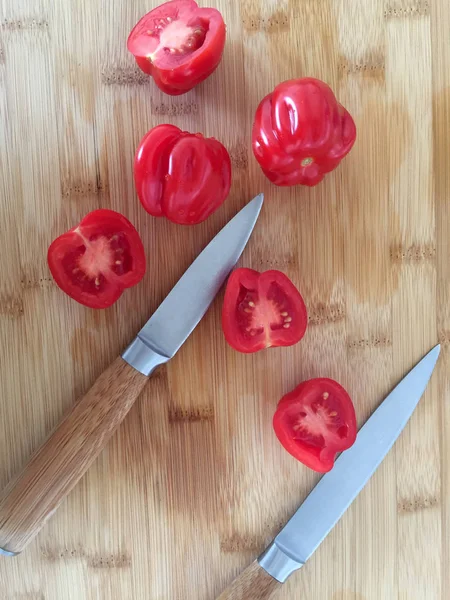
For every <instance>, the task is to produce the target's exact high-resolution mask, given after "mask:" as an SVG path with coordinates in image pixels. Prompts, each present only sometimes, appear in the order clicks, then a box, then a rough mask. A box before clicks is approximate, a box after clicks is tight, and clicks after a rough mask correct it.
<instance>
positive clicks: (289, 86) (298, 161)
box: [252, 77, 356, 186]
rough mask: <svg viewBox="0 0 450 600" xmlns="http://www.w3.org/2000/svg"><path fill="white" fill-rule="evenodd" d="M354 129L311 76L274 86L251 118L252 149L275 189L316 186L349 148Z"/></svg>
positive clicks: (328, 92) (328, 90)
mask: <svg viewBox="0 0 450 600" xmlns="http://www.w3.org/2000/svg"><path fill="white" fill-rule="evenodd" d="M355 139H356V126H355V123H354V121H353V119H352V117H351V115H350V113H349V112H348V111H347V110H346V109H345V108H344V107H343V106H342V105H341V104H339V102H338V101H337V100H336V97H335V95H334V93H333V91H332V90H331V88H330V87H329V86H328V85H327V84H326V83H324V82H323V81H320V80H319V79H313V78H312V77H305V78H303V79H292V80H289V81H284V82H283V83H280V84H279V85H277V87H276V88H275V89H274V91H273V92H272V93H271V94H269V95H268V96H266V97H265V98H263V100H262V101H261V103H260V105H259V106H258V108H257V110H256V114H255V120H254V123H253V130H252V146H253V153H254V155H255V158H256V160H257V161H258V162H259V164H260V166H261V168H262V170H263V172H264V174H265V175H266V176H267V177H268V179H270V181H272V183H274V184H275V185H279V186H292V185H298V184H300V185H307V186H314V185H317V184H318V183H319V182H320V181H322V179H323V178H324V176H325V174H326V173H328V172H330V171H332V170H333V169H335V168H336V167H337V166H338V165H339V163H340V162H341V160H342V159H343V158H344V156H346V155H347V154H348V153H349V152H350V150H351V149H352V147H353V144H354V142H355Z"/></svg>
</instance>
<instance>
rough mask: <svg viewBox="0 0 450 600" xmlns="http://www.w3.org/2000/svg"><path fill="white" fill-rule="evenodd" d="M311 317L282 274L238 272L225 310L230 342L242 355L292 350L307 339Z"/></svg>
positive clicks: (225, 328) (227, 294) (231, 280)
mask: <svg viewBox="0 0 450 600" xmlns="http://www.w3.org/2000/svg"><path fill="white" fill-rule="evenodd" d="M307 323H308V315H307V312H306V306H305V303H304V301H303V298H302V296H301V295H300V292H299V291H298V290H297V288H296V287H295V285H294V284H293V283H292V281H291V280H290V279H289V278H288V277H286V275H284V273H281V272H280V271H275V270H272V271H265V272H264V273H258V271H253V270H252V269H236V270H235V271H234V272H233V273H232V274H231V276H230V278H229V279H228V284H227V288H226V291H225V299H224V303H223V310H222V327H223V331H224V334H225V338H226V340H227V342H228V343H229V344H230V346H232V347H233V348H234V349H235V350H238V351H239V352H257V351H258V350H263V349H264V348H269V347H270V346H292V345H293V344H296V343H297V342H299V341H300V340H301V339H302V337H303V336H304V335H305V331H306V325H307Z"/></svg>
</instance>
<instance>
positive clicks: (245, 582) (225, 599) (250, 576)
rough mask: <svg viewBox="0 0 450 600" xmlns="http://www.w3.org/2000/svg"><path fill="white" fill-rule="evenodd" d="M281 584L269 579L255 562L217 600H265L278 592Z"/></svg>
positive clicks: (271, 578)
mask: <svg viewBox="0 0 450 600" xmlns="http://www.w3.org/2000/svg"><path fill="white" fill-rule="evenodd" d="M280 588H281V583H279V582H278V581H277V580H276V579H274V578H273V577H271V576H270V575H269V574H268V573H267V572H266V571H264V569H263V568H262V567H260V566H259V564H258V562H257V561H256V560H255V562H253V563H252V564H251V565H250V566H249V567H247V569H245V571H243V572H242V573H241V574H240V575H239V577H237V578H236V579H235V580H234V581H233V583H232V584H231V585H230V587H229V588H227V589H226V590H225V591H224V592H222V593H221V594H220V596H219V597H218V598H217V600H267V599H269V598H273V597H274V596H275V594H276V593H277V592H278V591H279V590H280Z"/></svg>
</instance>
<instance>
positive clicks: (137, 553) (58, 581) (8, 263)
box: [0, 0, 450, 600]
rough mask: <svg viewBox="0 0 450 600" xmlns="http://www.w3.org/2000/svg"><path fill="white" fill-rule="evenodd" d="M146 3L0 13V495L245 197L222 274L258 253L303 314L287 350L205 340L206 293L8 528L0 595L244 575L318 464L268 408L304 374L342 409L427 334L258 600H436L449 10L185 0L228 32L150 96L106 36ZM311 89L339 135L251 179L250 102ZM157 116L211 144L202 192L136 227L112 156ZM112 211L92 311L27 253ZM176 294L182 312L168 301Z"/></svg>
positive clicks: (449, 216) (406, 0) (253, 262)
mask: <svg viewBox="0 0 450 600" xmlns="http://www.w3.org/2000/svg"><path fill="white" fill-rule="evenodd" d="M156 4H157V2H155V0H147V2H144V1H143V0H135V1H133V2H127V1H126V0H109V1H108V2H106V1H104V0H90V1H89V2H83V1H82V0H65V1H64V2H63V0H56V1H53V2H52V1H51V0H3V1H2V2H1V3H0V7H1V9H0V10H1V14H0V121H1V123H0V152H1V154H0V161H1V162H0V165H1V186H2V194H1V206H0V210H1V216H0V231H1V234H0V249H1V250H0V252H1V257H2V261H1V276H0V333H1V339H0V378H1V388H0V389H1V400H0V486H1V487H3V486H4V485H5V484H6V483H7V481H8V480H9V479H10V478H11V477H12V475H13V474H14V473H16V472H17V471H18V470H19V469H20V467H21V465H23V464H24V463H25V462H26V461H27V459H28V458H29V456H30V454H31V453H32V451H33V450H34V449H35V448H36V447H37V446H39V445H40V443H41V442H42V441H43V440H44V438H45V437H46V435H47V434H48V432H49V431H50V430H51V429H52V427H53V426H54V425H55V424H56V423H57V422H58V421H59V420H60V417H61V415H62V414H63V412H64V411H65V410H66V409H67V408H68V407H69V406H71V405H72V404H73V402H74V401H75V400H76V398H77V397H78V396H79V395H80V394H82V393H83V392H84V391H86V390H87V389H88V388H89V387H90V385H91V384H92V383H93V381H94V380H95V378H96V377H97V376H98V375H99V374H100V373H101V372H102V371H103V369H104V368H105V367H106V366H107V365H108V364H109V363H110V361H111V360H112V359H113V358H114V357H115V356H117V354H118V353H119V352H121V351H122V350H123V348H124V347H125V346H126V345H127V343H128V342H129V341H130V340H131V339H132V337H133V336H134V335H135V334H136V332H137V330H138V329H139V328H140V326H141V325H142V324H143V323H144V322H145V320H146V319H147V318H148V316H149V315H150V314H151V312H152V311H153V310H154V309H155V308H156V307H157V305H158V303H159V302H160V301H161V300H162V299H163V298H164V296H165V295H166V294H167V292H168V291H169V290H170V288H171V287H172V285H173V284H174V283H175V282H176V280H177V278H178V277H179V276H180V275H181V274H182V273H183V271H184V270H185V268H186V267H187V266H188V265H189V264H190V263H191V261H192V260H193V259H194V257H195V256H196V255H197V254H198V252H199V251H200V250H201V249H202V248H203V247H204V245H205V244H206V243H207V242H208V241H209V240H210V239H211V238H212V237H213V236H214V234H215V233H216V232H217V231H218V230H219V229H220V227H221V226H222V225H223V224H224V223H225V222H226V221H227V220H228V219H229V218H230V217H231V216H232V215H234V214H235V213H236V212H237V210H238V209H239V208H241V207H242V206H243V205H244V204H245V203H246V202H247V201H248V200H249V199H250V198H251V197H253V196H254V195H255V194H256V193H258V192H260V191H264V193H265V194H266V202H265V206H264V208H263V212H262V215H261V218H260V220H259V223H258V225H257V228H256V230H255V233H254V235H253V236H252V238H251V241H250V243H249V245H248V247H247V249H246V251H245V253H244V255H243V257H242V259H241V263H240V264H241V265H243V266H247V267H252V268H255V269H258V270H264V269H267V268H278V269H280V270H282V271H284V272H285V273H287V274H288V275H289V277H291V279H292V280H293V281H294V282H295V283H296V284H297V286H298V287H299V289H300V290H301V292H302V294H303V295H304V298H305V301H306V303H307V306H308V308H309V314H310V323H309V329H308V332H307V335H306V337H305V338H304V340H303V341H302V342H301V343H300V344H298V345H297V346H295V347H292V348H282V349H273V350H270V351H267V352H261V353H259V354H257V355H254V356H244V355H240V354H238V353H236V352H234V351H233V350H231V349H230V348H229V347H227V345H226V343H225V341H224V338H223V335H222V332H221V325H220V312H221V304H222V296H219V298H218V299H217V300H216V301H215V303H214V305H213V307H212V309H211V310H210V311H209V313H208V314H207V316H206V317H205V318H204V320H203V321H202V323H201V324H200V325H199V327H198V328H197V329H196V331H195V332H194V334H193V335H192V336H191V337H190V338H189V340H188V342H187V343H186V344H185V346H184V347H183V348H182V350H181V351H180V353H179V354H178V355H177V356H176V358H175V359H174V360H173V361H171V362H170V364H169V365H168V366H167V368H164V369H161V370H160V371H159V373H158V374H157V376H156V377H154V378H152V380H151V381H150V382H149V384H148V385H147V387H146V389H145V391H144V393H143V394H142V396H141V397H140V399H139V400H138V402H137V404H136V405H135V406H134V408H133V409H132V411H131V413H130V414H129V416H128V418H127V419H126V421H125V423H124V424H123V426H122V427H121V429H120V431H119V432H118V433H117V434H116V435H115V437H114V438H113V440H112V442H111V443H110V444H109V446H108V448H107V449H106V451H105V452H103V454H102V455H101V457H100V458H99V460H97V462H96V463H95V465H94V466H93V467H92V468H91V469H90V471H89V472H88V474H87V475H86V476H85V477H84V479H83V480H82V482H81V483H80V484H79V485H78V487H77V488H76V489H75V491H73V493H72V494H71V495H70V496H69V498H68V499H67V501H65V503H64V504H63V506H62V507H61V508H60V510H59V511H58V512H57V513H56V515H55V516H54V517H53V518H52V519H51V521H50V522H49V523H48V525H47V526H46V527H45V529H43V530H42V532H41V534H40V535H39V536H38V538H37V539H36V540H35V541H34V543H33V544H32V545H31V546H30V547H29V548H28V549H27V550H26V551H25V552H24V553H23V554H22V555H21V556H19V557H17V558H14V559H6V558H2V559H0V597H1V598H2V600H3V598H5V599H7V600H85V599H86V600H97V599H99V600H103V599H105V600H124V599H126V600H128V599H133V600H210V599H214V598H216V596H217V595H218V594H219V593H220V591H221V590H222V589H223V588H224V587H225V586H226V585H227V584H228V583H229V582H230V581H231V580H232V578H233V577H234V576H235V575H237V574H238V572H240V571H241V569H242V568H243V567H244V566H246V565H247V564H249V563H250V562H251V561H252V560H253V559H254V558H255V557H256V556H257V555H258V553H259V552H260V551H261V550H262V549H263V548H264V547H265V545H266V544H267V543H268V542H269V541H270V539H271V538H272V536H273V535H274V534H275V533H276V532H277V531H278V530H279V528H280V527H281V526H282V524H283V523H284V522H285V521H286V519H287V518H288V517H289V516H290V515H291V514H292V512H293V511H294V509H295V508H296V507H297V506H298V505H299V503H300V502H301V501H302V500H303V499H304V498H305V496H306V495H307V494H308V492H309V491H310V490H311V488H312V486H313V485H314V483H315V482H316V481H317V480H318V476H317V475H316V474H314V473H313V472H311V471H309V470H308V469H306V468H304V467H303V466H302V465H300V464H299V463H296V462H295V461H294V460H293V459H292V458H291V457H290V456H289V455H288V454H287V453H286V452H284V451H283V450H282V449H281V448H280V446H279V445H278V442H277V441H276V439H275V437H274V435H273V432H272V427H271V418H272V415H273V412H274V410H275V407H276V404H277V402H278V400H279V398H280V397H281V396H282V395H283V394H284V393H286V392H287V391H289V390H291V389H292V388H293V387H294V386H295V385H296V384H297V383H299V382H300V381H301V380H303V379H305V378H309V377H313V376H328V377H333V378H335V379H337V380H338V381H340V382H341V383H342V384H343V385H344V386H345V387H346V388H347V389H348V390H349V392H350V394H351V396H352V398H353V399H354V402H355V406H356V411H357V415H358V420H359V422H360V423H362V422H363V421H364V420H365V419H366V418H367V417H368V416H369V415H370V413H371V411H372V410H373V409H374V408H375V407H376V406H377V405H378V404H379V403H380V401H381V400H382V399H383V398H384V396H385V395H386V393H387V392H388V391H389V390H390V388H391V387H392V386H393V385H394V384H395V383H396V382H397V381H398V380H399V379H400V378H401V377H402V376H403V375H404V374H405V372H406V371H407V370H408V369H409V368H410V367H412V366H413V364H414V363H415V362H416V361H417V360H418V359H419V358H421V356H422V355H423V354H424V353H425V352H426V351H427V350H429V349H430V348H431V347H432V346H433V345H434V344H435V343H436V342H437V341H438V340H439V341H440V342H441V344H442V345H443V351H442V356H441V359H440V363H439V365H438V368H437V373H436V374H435V376H434V378H433V380H432V382H431V384H430V386H429V388H428V390H427V392H426V394H425V396H424V398H423V399H422V401H421V403H420V405H419V408H418V410H417V411H416V413H415V414H414V416H413V418H412V419H411V422H410V424H409V425H408V427H407V429H406V430H405V432H404V434H403V435H402V437H401V439H400V440H399V441H398V443H397V444H396V446H395V448H394V450H393V451H392V452H391V453H390V454H389V456H388V457H387V459H386V460H385V461H384V463H383V464H382V466H381V467H380V469H379V471H378V473H377V474H376V476H375V477H374V478H373V479H372V480H371V482H370V483H369V485H368V486H367V488H366V489H365V490H364V492H363V493H362V494H361V496H360V497H359V498H358V499H357V501H356V502H355V503H354V504H353V505H352V506H351V508H350V510H349V511H348V513H347V514H346V515H345V517H344V518H343V519H342V520H341V522H340V523H339V524H338V525H337V527H336V528H335V529H334V530H333V532H332V533H331V534H330V535H329V536H328V538H327V539H326V540H325V542H324V543H323V545H322V546H321V547H320V549H319V550H318V552H317V553H316V554H315V555H314V557H313V558H312V560H311V561H310V562H309V563H308V564H307V565H306V567H305V568H304V569H302V571H300V572H299V573H297V574H296V575H295V576H293V577H292V578H291V580H290V581H289V582H288V583H287V584H286V585H285V586H284V588H283V590H282V592H281V593H280V596H279V597H280V599H282V600H283V599H284V600H291V599H292V600H297V599H298V600H300V599H302V600H303V599H308V600H380V599H382V600H391V599H397V598H399V599H401V600H410V599H414V600H415V599H417V600H437V599H441V600H444V599H446V598H448V597H449V595H450V570H449V568H448V566H449V564H450V529H449V528H450V467H449V459H448V457H449V455H450V402H449V400H450V398H449V396H450V378H449V366H450V342H449V340H450V304H449V301H448V300H449V291H450V266H449V265H450V247H449V239H450V169H449V150H450V144H449V142H448V137H449V136H448V131H449V124H450V46H449V38H448V34H449V31H450V7H449V5H448V0H429V1H428V2H427V1H425V0H386V1H385V0H280V1H276V0H270V1H269V0H259V1H258V0H241V1H240V2H238V1H235V2H233V1H232V0H211V2H209V1H208V2H207V3H206V5H212V6H216V7H217V8H219V9H220V10H221V11H222V13H223V15H224V18H225V21H226V23H227V27H228V40H227V45H226V48H225V53H224V57H223V60H222V63H221V64H220V66H219V68H218V70H217V71H216V73H215V74H214V75H213V76H211V77H210V78H209V79H208V80H207V81H206V82H205V83H203V84H202V85H200V86H199V87H198V88H197V89H195V90H193V91H192V92H190V93H188V94H186V95H184V96H179V97H176V98H174V97H169V96H166V95H164V94H162V93H161V92H160V91H159V90H158V89H157V88H156V87H155V85H154V84H153V82H152V81H151V80H149V79H148V78H147V77H145V76H144V75H143V74H142V73H141V72H140V71H139V70H137V69H136V68H135V66H134V62H133V58H132V57H131V56H130V55H128V53H127V50H126V38H127V35H128V32H129V31H130V29H131V27H132V26H133V25H134V24H135V22H136V21H137V19H138V18H139V17H140V16H142V15H143V14H144V13H145V12H147V11H148V10H150V9H151V8H152V7H153V6H155V5H156ZM306 75H308V76H315V77H319V78H321V79H323V80H325V81H327V82H328V83H329V84H330V85H331V86H332V87H333V89H334V90H335V92H336V94H337V96H338V98H339V99H340V101H341V102H342V103H343V104H344V105H345V106H346V107H347V108H348V109H349V110H350V112H351V113H352V114H353V116H354V117H355V121H356V124H357V127H358V140H357V144H356V146H355V148H354V150H353V151H352V152H351V154H350V155H349V156H348V157H347V158H346V159H345V160H344V161H343V163H342V165H341V166H340V168H339V169H338V170H337V171H336V172H334V173H333V174H331V175H329V176H328V177H327V178H326V180H325V181H324V182H323V183H321V184H320V185H319V186H317V187H316V188H314V189H312V190H309V189H306V188H300V187H297V188H292V189H279V188H276V187H275V186H273V185H271V184H270V183H269V182H268V181H267V180H266V179H265V178H264V177H263V175H262V174H261V172H260V170H259V167H258V166H257V164H256V161H255V160H254V158H253V155H252V153H251V146H250V132H251V124H252V119H253V114H254V111H255V109H256V106H257V104H258V102H259V100H260V99H261V98H262V97H263V96H264V95H265V94H266V93H268V92H269V91H271V90H272V88H273V87H274V86H275V84H277V83H278V82H280V81H282V80H284V79H288V78H292V77H298V76H306ZM159 123H173V124H175V125H177V126H179V127H182V128H185V129H187V130H189V131H194V132H195V131H201V132H203V133H204V134H205V135H208V136H211V135H212V136H215V137H217V138H218V139H219V140H221V141H222V142H223V143H224V144H225V145H226V146H227V148H228V149H229V150H230V154H231V156H232V161H233V185H232V190H231V194H230V197H229V198H228V200H227V201H226V202H225V204H224V205H223V207H222V208H221V209H220V210H219V211H218V212H217V213H216V214H214V215H213V216H212V217H211V218H210V219H209V220H208V221H207V222H205V223H204V224H202V225H199V226H196V227H191V228H184V227H180V226H177V225H174V224H171V223H169V222H168V221H165V220H162V219H160V220H156V219H153V218H152V217H150V216H149V215H148V214H147V213H145V212H144V210H143V209H142V208H141V206H140V204H139V202H138V200H137V198H136V194H135V190H134V186H133V177H132V163H133V155H134V151H135V148H136V146H137V144H138V142H139V140H140V138H141V137H142V136H143V134H144V133H145V132H146V131H147V130H148V129H149V128H151V127H153V126H155V125H157V124H159ZM98 207H104V208H112V209H115V210H118V211H120V212H122V213H124V214H125V215H126V216H127V217H128V218H130V220H131V221H132V222H133V223H134V224H135V225H136V227H137V228H138V230H139V232H140V233H141V235H142V237H143V239H144V244H145V247H146V252H147V256H148V272H147V274H146V276H145V279H144V281H143V282H142V283H141V284H140V285H139V286H137V287H136V288H134V289H132V290H128V291H127V292H126V293H124V295H123V296H122V298H121V299H120V300H119V302H117V304H116V305H115V306H114V307H112V308H110V309H108V310H104V311H94V310H90V309H87V308H84V307H82V306H79V305H77V304H76V303H74V302H73V301H71V300H70V299H69V298H68V297H66V296H65V295H64V294H63V293H62V292H61V291H59V290H58V289H57V288H56V286H55V285H54V284H53V282H52V279H51V278H50V273H49V271H48V268H47V265H46V250H47V247H48V245H49V244H50V242H51V241H52V240H53V239H54V238H55V237H56V236H57V235H59V234H61V233H62V232H63V231H65V230H67V229H68V228H70V227H72V226H73V225H74V224H76V223H77V222H78V221H79V220H80V219H81V217H83V216H84V215H85V214H86V213H87V212H89V211H91V210H93V209H95V208H98ZM180 308H181V309H182V307H180Z"/></svg>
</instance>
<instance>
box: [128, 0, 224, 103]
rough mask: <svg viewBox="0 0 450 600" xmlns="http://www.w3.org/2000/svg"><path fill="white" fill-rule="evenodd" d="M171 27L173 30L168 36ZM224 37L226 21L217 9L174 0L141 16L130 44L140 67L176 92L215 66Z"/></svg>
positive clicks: (189, 0)
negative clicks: (198, 33)
mask: <svg viewBox="0 0 450 600" xmlns="http://www.w3.org/2000/svg"><path fill="white" fill-rule="evenodd" d="M177 24H178V25H177ZM177 27H178V29H177ZM169 28H170V29H169ZM180 28H182V34H181V35H180V33H179V32H180ZM168 31H171V32H172V33H171V34H169V37H167V36H168V33H167V32H168ZM177 31H178V34H177ZM199 31H200V32H201V33H200V36H198V37H197V38H196V37H195V36H196V32H199ZM164 36H165V37H164ZM183 38H184V39H183ZM225 38H226V28H225V23H224V20H223V17H222V15H221V14H220V12H219V11H218V10H216V9H214V8H200V7H199V6H198V5H197V3H196V2H194V1H193V0H172V1H170V2H165V3H164V4H161V5H160V6H158V7H157V8H154V9H153V10H152V11H150V12H149V13H147V14H146V15H144V16H143V17H142V18H141V19H140V20H139V22H138V23H137V24H136V25H135V27H134V28H133V30H132V31H131V33H130V35H129V37H128V42H127V46H128V50H129V51H130V52H131V53H132V54H133V55H134V57H135V59H136V62H137V64H138V66H139V68H140V69H141V70H142V71H144V73H146V74H148V75H151V76H152V77H153V79H154V80H155V83H156V85H157V86H158V87H159V88H160V89H161V90H162V91H163V92H165V93H166V94H171V95H173V96H176V95H179V94H184V93H186V92H188V91H189V90H191V89H192V88H194V87H195V86H196V85H197V84H199V83H201V82H202V81H204V80H205V79H206V78H207V77H209V76H210V75H211V74H212V73H213V72H214V71H215V70H216V68H217V66H218V65H219V63H220V60H221V58H222V53H223V49H224V46H225ZM166 43H167V46H166ZM189 44H190V46H189ZM172 52H173V53H172ZM150 55H151V56H150Z"/></svg>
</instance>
